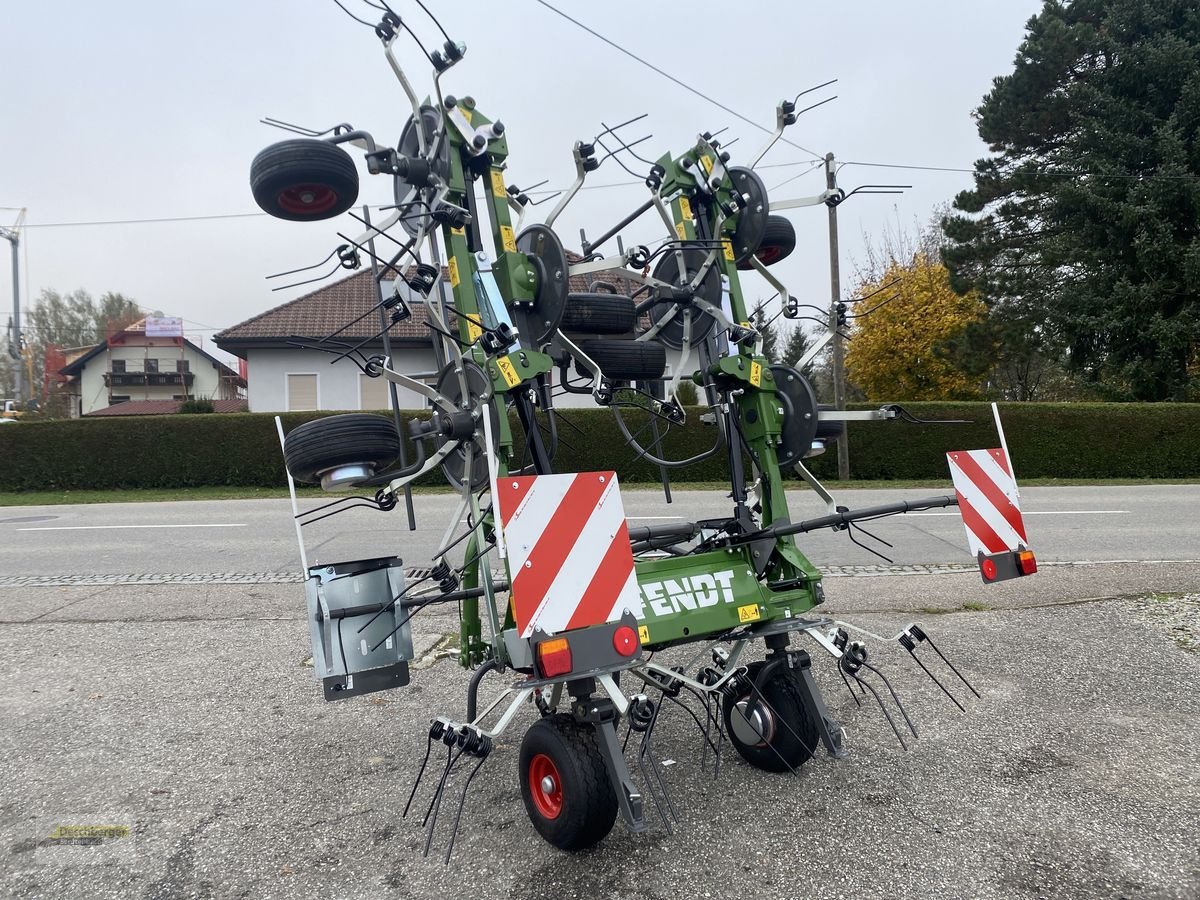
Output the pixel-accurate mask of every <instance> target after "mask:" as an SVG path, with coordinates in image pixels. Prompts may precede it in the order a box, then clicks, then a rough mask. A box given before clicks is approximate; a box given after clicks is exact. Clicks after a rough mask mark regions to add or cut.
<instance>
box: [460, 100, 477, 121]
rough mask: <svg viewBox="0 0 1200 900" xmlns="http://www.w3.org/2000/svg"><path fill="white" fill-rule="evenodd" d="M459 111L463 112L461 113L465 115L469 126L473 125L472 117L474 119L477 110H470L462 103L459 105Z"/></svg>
mask: <svg viewBox="0 0 1200 900" xmlns="http://www.w3.org/2000/svg"><path fill="white" fill-rule="evenodd" d="M458 110H459V112H461V113H462V114H463V118H464V119H466V120H467V124H468V125H470V124H471V117H472V116H473V115H475V110H473V109H468V108H467V107H466V106H464V105H463V104H461V103H460V104H458Z"/></svg>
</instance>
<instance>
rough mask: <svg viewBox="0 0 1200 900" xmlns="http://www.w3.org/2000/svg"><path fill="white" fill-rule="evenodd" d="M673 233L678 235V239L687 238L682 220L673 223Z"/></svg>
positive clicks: (684, 239) (683, 239)
mask: <svg viewBox="0 0 1200 900" xmlns="http://www.w3.org/2000/svg"><path fill="white" fill-rule="evenodd" d="M675 233H676V234H677V235H679V239H680V240H681V241H686V240H687V228H686V227H684V224H683V223H682V222H676V223H675Z"/></svg>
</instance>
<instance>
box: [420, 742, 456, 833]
mask: <svg viewBox="0 0 1200 900" xmlns="http://www.w3.org/2000/svg"><path fill="white" fill-rule="evenodd" d="M446 749H447V750H449V749H450V748H449V747H447V748H446ZM462 755H463V750H462V748H461V747H460V748H459V751H458V752H457V753H455V754H454V758H453V759H452V760H450V762H449V763H448V764H447V765H446V771H445V772H443V773H442V780H441V781H440V782H439V783H438V786H437V792H436V793H435V794H434V796H433V801H434V802H433V803H432V804H430V807H429V809H430V811H431V812H432V813H433V818H432V819H430V818H429V813H428V812H426V813H425V818H426V819H428V821H429V824H428V825H427V826H426V828H425V852H424V853H423V854H422V855H423V856H428V855H429V848H430V847H431V846H433V833H434V831H436V830H437V819H438V813H439V812H441V810H442V796H443V795H444V794H445V793H446V783H447V782H448V781H449V780H450V773H451V772H452V771H453V770H454V766H455V765H456V764H457V763H458V760H459V759H460V758H461V757H462ZM421 824H422V825H425V822H422V823H421Z"/></svg>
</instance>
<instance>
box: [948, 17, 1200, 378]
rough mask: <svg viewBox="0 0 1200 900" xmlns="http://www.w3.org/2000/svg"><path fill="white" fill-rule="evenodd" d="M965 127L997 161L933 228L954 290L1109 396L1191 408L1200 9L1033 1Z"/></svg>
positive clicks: (1199, 190)
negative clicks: (973, 121) (1005, 66)
mask: <svg viewBox="0 0 1200 900" xmlns="http://www.w3.org/2000/svg"><path fill="white" fill-rule="evenodd" d="M976 118H977V123H978V128H979V134H980V136H981V137H982V138H983V139H984V140H985V141H986V142H987V143H988V145H989V148H990V149H991V151H992V152H993V154H995V155H993V156H991V157H989V158H987V159H982V160H979V161H978V162H977V163H976V164H975V187H974V188H973V189H972V190H969V191H964V192H963V193H961V194H959V196H958V197H957V198H956V200H955V204H954V206H955V208H956V210H958V214H953V215H950V216H948V217H946V219H945V220H944V222H943V227H944V230H945V233H946V235H947V237H948V238H949V239H950V241H951V243H950V245H949V246H948V247H947V248H946V249H945V250H944V251H943V258H944V260H945V262H946V264H947V266H948V268H949V270H950V273H951V277H952V283H953V285H954V287H955V289H956V290H959V291H961V292H964V293H965V292H967V291H970V290H975V291H978V292H979V294H980V296H982V298H983V299H984V300H985V302H986V303H987V304H988V305H989V307H991V309H992V314H993V317H994V318H995V320H996V322H997V323H998V324H999V325H1001V326H1003V327H1002V328H1001V329H1000V330H1001V331H1002V332H1003V333H1004V334H1005V335H1006V336H1005V340H1006V341H1011V340H1012V339H1013V338H1012V335H1013V334H1014V333H1019V334H1021V335H1023V337H1022V340H1024V341H1027V342H1029V347H1027V348H1026V349H1028V350H1031V351H1036V352H1044V353H1048V354H1050V355H1058V356H1060V357H1061V359H1062V360H1063V361H1064V362H1065V363H1066V365H1067V366H1068V367H1069V368H1071V369H1072V370H1074V371H1076V372H1079V373H1081V374H1082V375H1083V377H1084V378H1085V379H1087V380H1088V381H1090V382H1092V383H1094V384H1095V385H1097V386H1099V387H1100V388H1101V389H1102V390H1103V391H1104V392H1105V393H1106V394H1107V395H1108V396H1111V397H1113V398H1117V399H1135V400H1182V399H1187V398H1193V397H1194V396H1195V395H1196V392H1197V386H1198V385H1197V372H1198V371H1200V366H1198V363H1200V303H1197V301H1198V300H1200V139H1198V138H1200V4H1197V3H1196V2H1195V0H1069V2H1063V0H1046V2H1045V5H1044V7H1043V8H1042V11H1041V12H1040V13H1039V14H1038V15H1036V16H1034V17H1033V18H1031V19H1030V20H1029V22H1028V24H1027V33H1026V36H1025V40H1024V41H1023V43H1022V44H1021V47H1020V50H1019V51H1018V54H1017V58H1016V62H1015V65H1014V69H1013V71H1012V72H1011V73H1010V74H1008V75H1004V76H1002V77H999V78H996V79H995V81H994V83H993V88H992V90H991V92H990V93H988V94H987V96H986V97H984V99H983V104H982V105H981V106H980V108H979V109H978V110H977V112H976ZM1039 345H1040V346H1039ZM1021 357H1022V353H1021V352H1018V353H1017V354H1016V358H1018V359H1019V358H1021Z"/></svg>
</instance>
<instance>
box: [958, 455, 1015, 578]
mask: <svg viewBox="0 0 1200 900" xmlns="http://www.w3.org/2000/svg"><path fill="white" fill-rule="evenodd" d="M946 459H947V460H948V461H949V463H950V476H951V477H952V478H953V479H954V492H955V494H957V495H958V511H959V513H961V514H962V520H963V524H964V525H965V526H966V528H967V543H968V545H969V546H970V548H971V554H972V555H973V556H975V558H976V559H978V560H979V569H980V572H981V574H982V575H983V579H984V581H989V582H991V581H1003V580H1005V579H1007V578H1016V577H1017V576H1019V575H1032V574H1033V573H1034V572H1036V571H1037V562H1036V560H1035V559H1034V556H1033V552H1032V551H1030V550H1029V539H1028V537H1026V535H1025V522H1024V520H1022V518H1021V508H1020V502H1019V501H1020V495H1019V493H1018V491H1017V482H1016V479H1015V478H1013V474H1012V466H1011V465H1010V464H1009V460H1008V454H1007V453H1005V452H1004V450H1002V449H999V448H995V449H992V450H952V451H951V452H949V453H947V454H946Z"/></svg>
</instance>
